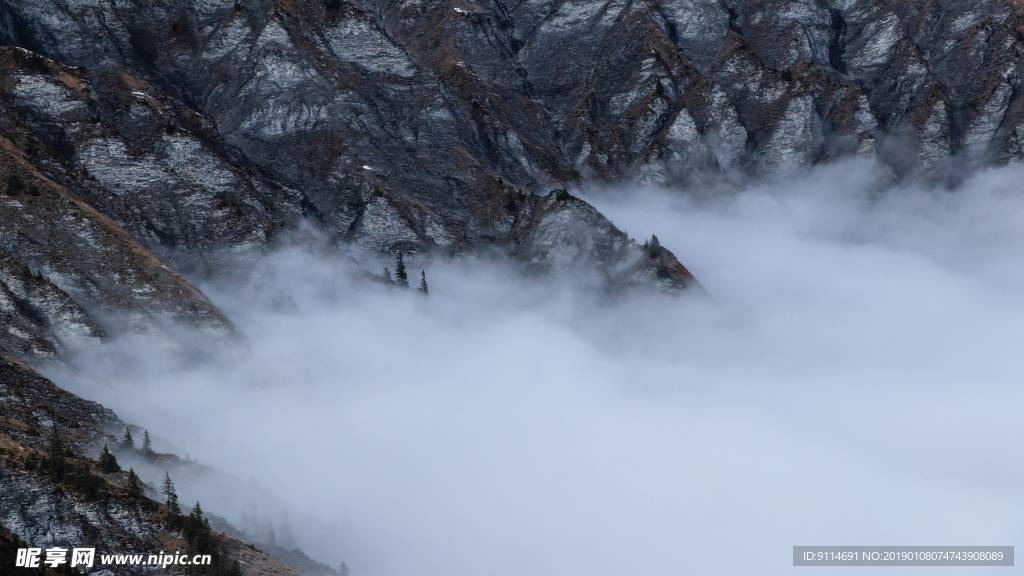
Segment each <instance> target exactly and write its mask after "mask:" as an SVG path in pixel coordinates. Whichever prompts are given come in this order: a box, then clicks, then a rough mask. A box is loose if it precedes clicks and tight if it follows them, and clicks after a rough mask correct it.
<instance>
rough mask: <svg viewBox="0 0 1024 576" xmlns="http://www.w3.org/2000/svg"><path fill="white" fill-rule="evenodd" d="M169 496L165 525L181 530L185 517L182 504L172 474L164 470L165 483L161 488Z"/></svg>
mask: <svg viewBox="0 0 1024 576" xmlns="http://www.w3.org/2000/svg"><path fill="white" fill-rule="evenodd" d="M160 491H161V492H163V493H164V495H165V496H167V515H166V517H165V518H164V526H165V527H166V528H167V529H168V530H170V531H172V532H176V531H178V530H181V528H182V525H183V521H182V520H183V519H182V517H181V505H180V504H179V503H178V492H177V491H176V490H175V489H174V482H171V474H170V473H169V472H167V471H166V470H165V471H164V485H163V487H162V489H161V490H160Z"/></svg>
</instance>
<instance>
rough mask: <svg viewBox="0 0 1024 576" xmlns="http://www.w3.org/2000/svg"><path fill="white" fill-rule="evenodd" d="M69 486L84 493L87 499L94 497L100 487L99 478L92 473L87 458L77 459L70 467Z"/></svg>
mask: <svg viewBox="0 0 1024 576" xmlns="http://www.w3.org/2000/svg"><path fill="white" fill-rule="evenodd" d="M70 477H71V487H72V488H73V489H74V490H76V491H78V492H80V493H81V494H84V495H85V497H86V499H87V500H91V499H93V498H95V497H96V494H97V493H98V492H99V489H100V479H99V478H97V477H96V476H94V475H93V473H92V467H91V466H89V461H88V460H84V459H83V460H79V461H77V462H75V465H74V466H72V467H71V476H70Z"/></svg>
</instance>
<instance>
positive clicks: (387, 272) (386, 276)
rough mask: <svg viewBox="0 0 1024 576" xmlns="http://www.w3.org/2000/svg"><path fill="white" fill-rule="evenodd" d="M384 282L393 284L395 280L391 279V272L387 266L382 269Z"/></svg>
mask: <svg viewBox="0 0 1024 576" xmlns="http://www.w3.org/2000/svg"><path fill="white" fill-rule="evenodd" d="M384 282H385V283H387V284H394V283H395V280H394V279H393V278H392V277H391V270H388V267H387V266H385V267H384Z"/></svg>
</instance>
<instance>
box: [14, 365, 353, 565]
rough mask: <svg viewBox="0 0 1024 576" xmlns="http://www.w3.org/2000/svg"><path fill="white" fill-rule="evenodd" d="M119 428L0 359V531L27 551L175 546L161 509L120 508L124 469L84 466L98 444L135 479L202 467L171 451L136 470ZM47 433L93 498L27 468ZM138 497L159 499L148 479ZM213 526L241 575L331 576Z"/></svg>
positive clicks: (102, 413) (100, 412)
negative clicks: (83, 473) (93, 485)
mask: <svg viewBox="0 0 1024 576" xmlns="http://www.w3.org/2000/svg"><path fill="white" fill-rule="evenodd" d="M126 428H129V426H127V425H125V423H124V422H122V421H121V420H120V419H119V418H118V417H117V416H116V415H115V414H114V413H113V412H112V411H110V410H109V409H106V408H104V407H103V406H101V405H99V404H97V403H95V402H90V401H88V400H83V399H82V398H79V397H78V396H75V395H73V394H71V393H69V392H67V391H65V390H62V389H61V388H59V387H57V386H56V385H54V384H53V383H52V382H50V381H49V380H47V379H46V378H44V377H42V376H40V375H39V374H37V373H35V372H34V371H33V370H32V369H31V368H29V367H28V366H26V365H24V364H22V363H20V362H18V361H17V360H14V359H11V358H8V357H3V356H0V527H4V528H6V529H7V530H10V531H11V532H13V533H14V534H15V535H17V536H18V537H19V538H20V539H21V540H23V541H24V542H27V543H28V544H29V545H31V546H36V547H52V546H64V547H74V546H78V547H81V546H94V547H96V548H97V553H99V552H103V553H109V554H118V553H144V554H149V553H151V552H154V553H155V552H156V551H158V550H161V549H162V550H174V549H176V548H181V547H182V546H183V542H182V541H181V538H180V534H176V533H171V532H169V531H168V530H167V529H166V528H165V526H164V524H163V520H162V513H163V508H162V507H161V506H159V505H157V504H156V503H155V502H150V503H149V504H148V505H146V506H142V507H138V506H134V505H132V504H131V503H129V502H127V501H126V500H125V499H124V498H123V497H122V495H121V494H120V488H119V487H120V486H122V485H123V484H124V482H125V478H126V477H125V472H123V471H122V472H117V473H112V474H102V473H100V472H98V471H96V470H98V468H97V467H96V466H95V462H94V460H95V459H96V458H97V456H98V455H99V452H100V450H101V448H102V447H103V446H105V445H107V446H110V447H111V448H112V449H113V451H114V452H115V453H116V454H118V458H119V460H121V464H122V466H123V467H124V468H127V467H128V465H129V464H131V463H133V462H134V466H135V469H137V470H138V471H139V474H140V475H142V476H143V477H144V478H145V474H146V472H152V477H153V479H154V480H156V479H157V478H159V476H160V475H162V473H163V471H165V470H168V471H170V472H171V473H172V475H173V476H175V477H178V478H182V477H185V476H186V475H187V474H189V473H191V474H192V475H197V474H198V475H202V474H204V472H205V471H204V470H202V469H199V468H202V467H199V466H198V465H196V464H194V463H191V462H186V461H183V460H181V459H180V458H178V457H176V456H174V455H173V454H154V455H153V456H152V459H153V460H154V462H153V463H151V464H150V465H149V466H148V467H145V466H140V464H142V460H143V459H142V458H141V457H138V456H137V455H134V454H131V453H129V451H126V450H125V449H123V448H119V447H118V437H117V434H118V433H120V432H123V431H124V430H125V429H126ZM131 428H134V427H131ZM134 429H135V432H137V433H141V430H139V429H137V428H134ZM52 431H56V432H57V433H58V434H59V435H60V437H61V439H62V441H63V442H64V444H65V445H66V446H68V447H69V449H70V450H71V452H72V453H73V454H74V458H77V459H86V460H87V461H89V462H90V465H91V466H92V468H93V474H94V475H96V476H97V477H98V478H100V479H101V480H102V481H101V484H100V489H99V490H98V493H97V494H95V495H92V496H90V495H85V494H82V493H79V492H76V491H75V490H73V489H68V487H67V486H64V485H59V484H56V483H55V482H54V481H53V480H52V479H51V478H50V477H48V476H46V475H45V474H43V473H41V471H40V470H39V468H38V466H37V465H35V463H36V462H38V461H39V459H40V456H41V454H42V451H43V450H45V447H46V442H47V438H46V437H47V436H48V435H49V434H50V433H51V432H52ZM149 468H152V470H149ZM146 491H147V495H148V496H149V497H150V498H152V499H153V500H160V499H161V498H162V497H161V495H160V494H159V493H158V492H157V490H156V488H155V486H154V483H153V482H150V483H149V484H148V485H147V486H146ZM214 518H215V517H214ZM215 528H216V529H217V530H218V531H219V532H218V533H215V538H216V539H217V541H218V543H219V544H220V546H221V548H222V550H224V551H225V552H226V553H227V554H228V555H229V556H230V557H231V558H236V559H238V560H239V561H240V563H241V564H242V567H243V573H244V574H246V575H247V576H298V575H299V574H300V572H298V571H296V569H294V568H291V567H290V566H289V565H291V566H296V567H298V569H299V570H301V571H302V572H301V574H305V575H306V576H310V575H312V576H334V575H335V571H334V570H332V569H330V568H329V567H327V566H324V565H322V564H319V563H317V562H315V561H313V560H311V559H310V558H309V557H307V556H306V555H305V554H303V553H302V552H301V551H300V550H293V551H289V550H285V549H283V548H281V549H280V550H276V549H275V550H273V551H272V553H273V555H274V557H276V558H280V559H281V560H283V562H282V561H279V560H277V559H274V558H271V557H270V556H268V555H267V554H265V553H264V552H262V551H261V550H259V549H256V548H255V547H253V546H250V545H247V544H245V543H244V542H242V540H247V541H249V542H252V541H253V540H252V538H251V536H249V535H248V534H246V533H244V532H242V531H240V530H238V529H236V528H235V527H233V526H232V525H231V524H229V523H227V522H226V521H225V520H223V519H220V518H216V526H215ZM261 547H263V546H262V544H261ZM5 568H6V567H5ZM156 571H157V569H156V567H149V566H140V567H125V566H120V567H113V568H111V569H106V570H105V569H101V568H100V567H97V568H96V569H95V570H94V571H92V572H90V573H96V574H143V573H147V574H148V573H155V572H156Z"/></svg>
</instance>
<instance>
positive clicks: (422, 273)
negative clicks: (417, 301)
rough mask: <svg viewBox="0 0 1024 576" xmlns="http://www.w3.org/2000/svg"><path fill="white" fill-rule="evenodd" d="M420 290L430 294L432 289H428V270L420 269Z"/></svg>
mask: <svg viewBox="0 0 1024 576" xmlns="http://www.w3.org/2000/svg"><path fill="white" fill-rule="evenodd" d="M420 292H423V293H424V294H429V293H430V290H428V289H427V271H426V270H420Z"/></svg>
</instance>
